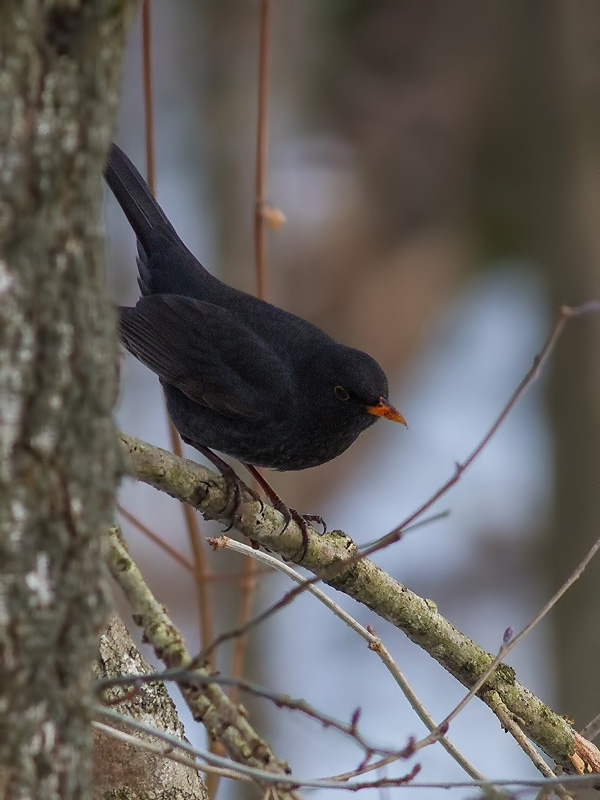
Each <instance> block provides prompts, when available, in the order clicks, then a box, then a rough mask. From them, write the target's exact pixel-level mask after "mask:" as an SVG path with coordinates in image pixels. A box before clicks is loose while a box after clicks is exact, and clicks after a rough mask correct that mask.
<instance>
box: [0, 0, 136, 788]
mask: <svg viewBox="0 0 600 800" xmlns="http://www.w3.org/2000/svg"><path fill="white" fill-rule="evenodd" d="M133 6H134V4H133V3H131V2H129V3H128V2H119V3H117V2H104V3H90V2H85V0H79V1H78V0H70V2H66V0H53V1H52V0H46V2H42V0H27V1H26V2H22V0H18V1H17V0H14V1H12V2H11V0H4V2H3V3H2V5H1V7H0V198H1V201H0V692H1V694H0V702H1V711H0V714H1V717H0V719H1V722H0V776H1V777H0V794H2V796H3V797H6V798H17V797H18V798H20V799H21V798H30V797H31V798H36V800H47V799H50V798H61V799H62V800H65V799H67V798H75V797H83V796H86V793H87V788H88V783H89V774H90V754H91V741H92V737H91V733H90V724H89V723H90V720H89V715H90V711H89V707H90V704H89V701H90V686H91V675H92V673H91V666H92V662H93V661H94V659H95V656H96V653H97V647H98V635H99V631H100V629H101V627H102V625H103V623H104V622H105V617H106V612H107V602H106V598H105V592H104V581H105V571H104V564H103V558H102V552H101V536H102V534H103V532H104V530H105V528H106V526H107V525H108V523H109V521H110V517H111V512H112V507H113V498H114V491H115V486H116V483H117V479H118V472H119V466H118V457H117V449H116V439H115V433H114V429H113V424H112V420H111V411H112V406H113V401H114V397H115V383H116V381H115V379H116V335H115V326H114V324H113V316H114V315H113V311H112V309H111V306H110V304H109V302H108V298H107V295H106V290H105V274H104V264H103V248H102V237H101V226H100V214H101V199H102V186H101V178H100V175H101V170H102V164H103V159H104V156H105V153H106V149H107V146H108V142H109V139H110V135H111V132H112V128H113V119H114V112H115V107H116V102H117V87H118V81H119V77H120V63H121V53H122V49H123V40H124V34H125V29H126V24H127V22H128V19H129V17H130V13H129V11H130V9H132V8H133Z"/></svg>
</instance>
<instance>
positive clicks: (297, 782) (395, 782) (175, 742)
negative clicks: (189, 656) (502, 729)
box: [94, 706, 598, 792]
mask: <svg viewBox="0 0 600 800" xmlns="http://www.w3.org/2000/svg"><path fill="white" fill-rule="evenodd" d="M94 715H95V716H96V717H104V718H108V719H110V720H111V721H112V722H114V723H116V724H121V725H128V726H129V727H131V728H133V729H134V730H138V731H141V732H143V733H145V734H149V735H150V736H155V737H156V738H158V739H161V740H163V741H165V742H167V743H168V744H170V745H172V746H173V747H176V748H178V749H180V750H183V751H184V752H186V753H189V754H190V755H191V756H194V757H195V758H200V759H202V760H203V761H206V763H208V764H212V765H214V766H219V767H223V768H224V769H227V770H232V771H239V773H240V775H243V776H245V777H247V778H250V779H252V780H255V781H256V782H258V783H265V784H271V785H275V786H279V787H280V788H283V787H285V788H288V789H297V788H301V787H306V788H307V789H309V788H315V789H342V790H347V791H354V792H355V791H358V790H359V789H370V788H385V787H388V786H391V787H395V786H402V785H405V784H406V783H407V782H408V781H411V782H410V786H411V788H413V789H444V790H446V789H468V790H471V791H472V790H473V789H477V788H480V789H483V788H486V787H487V786H488V785H489V783H491V784H492V785H493V786H497V787H506V788H509V789H513V790H516V789H541V788H551V787H557V786H560V785H562V784H564V785H565V786H568V787H569V788H571V789H574V790H575V789H580V788H581V789H582V788H585V787H593V786H594V785H595V784H597V783H598V775H563V776H561V777H560V778H539V779H531V780H521V779H515V780H512V779H510V778H508V779H507V778H502V779H499V780H492V781H490V782H487V781H437V782H433V781H431V782H425V781H423V782H418V783H417V782H413V777H414V775H415V774H416V772H417V770H416V769H414V770H413V772H412V773H410V774H409V775H405V776H402V777H400V778H382V779H379V780H377V781H362V782H360V783H359V782H354V783H350V782H348V783H340V782H339V781H331V780H312V779H310V778H308V779H304V778H298V777H293V776H292V775H289V776H282V775H275V774H274V773H272V772H267V771H266V770H262V769H257V768H255V767H248V766H247V765H246V764H238V763H235V762H232V761H229V760H228V759H226V758H223V757H220V756H217V755H215V754H214V753H208V752H206V751H205V750H199V749H198V748H195V747H192V746H191V745H189V744H187V742H182V741H181V740H180V739H178V738H177V737H176V736H173V735H172V734H169V733H167V732H166V731H163V730H159V729H157V728H154V727H153V726H151V725H147V724H146V723H144V722H141V721H139V720H134V719H132V718H131V717H128V716H125V715H123V714H119V713H118V712H116V711H114V710H113V709H112V708H104V707H103V706H97V707H96V708H94ZM197 769H199V770H202V769H203V767H202V766H200V765H198V767H197Z"/></svg>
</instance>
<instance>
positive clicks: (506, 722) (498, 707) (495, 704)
mask: <svg viewBox="0 0 600 800" xmlns="http://www.w3.org/2000/svg"><path fill="white" fill-rule="evenodd" d="M493 695H494V697H493V698H490V707H491V708H492V709H493V710H494V713H495V714H496V716H497V717H498V719H499V720H500V724H501V725H502V727H503V728H504V729H505V730H506V731H508V732H509V733H510V734H511V736H512V737H513V739H514V740H515V741H516V743H517V744H518V745H519V747H520V748H521V750H523V752H524V753H525V755H526V756H527V757H528V758H529V760H530V761H531V763H532V764H533V765H534V766H535V767H536V769H538V770H539V772H541V774H542V775H543V776H544V778H551V779H552V778H556V775H555V774H554V772H553V771H552V770H551V769H550V767H549V766H548V764H546V762H545V761H544V759H543V758H542V757H541V755H540V754H539V753H538V751H537V750H536V749H535V747H534V746H533V744H532V743H531V742H530V741H529V739H528V738H527V736H526V735H525V733H524V732H523V730H522V729H521V726H520V725H518V724H517V722H516V721H515V719H514V718H513V716H512V714H511V713H510V711H509V710H508V708H507V707H506V705H505V703H503V702H502V700H501V699H500V697H498V694H497V693H496V692H493ZM554 791H555V792H557V793H558V794H559V795H560V797H561V798H562V800H573V798H572V797H571V796H570V795H568V794H567V793H566V791H565V789H564V787H563V786H560V785H557V786H555V787H554Z"/></svg>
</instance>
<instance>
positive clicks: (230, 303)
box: [105, 145, 404, 470]
mask: <svg viewBox="0 0 600 800" xmlns="http://www.w3.org/2000/svg"><path fill="white" fill-rule="evenodd" d="M105 177H106V180H107V182H108V185H109V186H110V188H111V189H112V191H113V194H114V195H115V197H116V199H117V200H118V202H119V204H120V205H121V208H122V209H123V211H124V212H125V215H126V216H127V219H128V220H129V223H130V224H131V227H132V228H133V230H134V231H135V234H136V236H137V246H138V269H139V279H138V283H139V286H140V290H141V293H142V297H141V298H140V299H139V301H138V303H137V304H136V306H135V307H134V308H121V309H120V335H121V339H122V341H123V344H124V345H125V347H126V348H127V349H128V350H129V351H130V352H131V353H133V355H134V356H136V358H138V359H139V360H140V361H142V362H143V363H144V364H146V366H148V367H149V368H150V369H151V370H152V371H153V372H155V373H156V374H157V375H158V377H159V378H160V381H161V383H162V386H163V388H164V391H165V395H166V398H167V406H168V410H169V414H170V416H171V419H172V420H173V423H174V424H175V427H176V428H177V430H178V431H179V433H180V434H181V435H182V437H183V438H184V440H185V441H187V442H188V443H190V444H192V445H195V446H197V447H198V449H200V450H202V449H203V448H211V449H214V450H218V451H220V452H222V453H226V454H228V455H230V456H233V457H234V458H236V459H238V460H240V461H243V462H246V463H249V464H253V465H256V466H262V467H270V468H272V469H277V470H299V469H305V468H307V467H314V466H316V465H317V464H322V463H324V462H325V461H329V460H330V459H332V458H335V457H336V456H338V455H340V453H343V452H344V450H346V448H347V447H349V446H350V445H351V444H352V442H353V441H354V440H355V439H356V437H357V436H358V435H359V434H360V433H361V431H363V430H365V428H368V427H369V425H371V424H372V423H373V422H375V421H376V420H377V418H378V417H379V416H384V417H387V418H389V419H392V420H395V421H397V422H404V419H403V418H402V416H401V415H400V414H399V413H398V412H397V411H396V410H395V409H394V408H393V406H391V405H390V404H389V403H388V402H387V396H388V384H387V380H386V377H385V374H384V373H383V370H382V369H381V367H380V366H379V364H377V362H376V361H374V360H373V359H372V358H371V357H370V356H368V355H366V353H363V352H361V351H360V350H354V349H353V348H350V347H345V346H344V345H341V344H338V343H337V342H335V341H334V340H333V339H332V338H331V337H330V336H328V335H327V334H326V333H324V331H322V330H320V329H319V328H317V327H315V326H314V325H311V324H310V323H309V322H306V321H305V320H303V319H300V318H299V317H297V316H295V315H294V314H289V313H288V312H286V311H283V310H282V309H280V308H276V307H275V306H272V305H271V304H270V303H266V302H264V301H262V300H258V299H257V298H255V297H252V296H251V295H249V294H246V293H244V292H240V291H238V290H237V289H233V288H231V287H230V286H227V285H226V284H224V283H221V281H219V280H217V278H215V277H214V276H212V275H211V274H210V273H209V272H207V271H206V270H205V269H204V267H203V266H202V265H201V264H200V263H199V261H198V260H197V259H196V258H194V256H193V255H192V254H191V253H190V251H189V250H188V249H187V248H186V247H185V245H184V244H183V242H182V241H181V239H180V238H179V237H178V235H177V233H176V232H175V229H174V228H173V226H172V225H171V223H170V222H169V220H168V219H167V217H166V216H165V214H164V212H163V211H162V209H161V208H160V206H159V205H158V203H157V202H156V201H155V199H154V198H153V196H152V195H151V193H150V191H149V189H148V187H147V186H146V183H145V182H144V180H143V179H142V177H141V176H140V174H139V173H138V171H137V170H136V168H135V167H134V166H133V164H132V163H131V161H130V160H129V159H128V158H127V156H126V155H125V154H124V153H123V152H122V151H121V150H120V149H119V148H118V147H117V146H116V145H112V146H111V148H110V151H109V154H108V161H107V165H106V172H105Z"/></svg>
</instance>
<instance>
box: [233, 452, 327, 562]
mask: <svg viewBox="0 0 600 800" xmlns="http://www.w3.org/2000/svg"><path fill="white" fill-rule="evenodd" d="M244 466H245V467H246V469H247V470H248V472H250V474H251V475H252V476H253V477H254V478H255V480H256V481H257V483H258V484H259V486H260V487H261V488H262V490H263V491H264V493H265V494H266V495H267V497H268V498H269V500H270V501H271V503H272V504H273V508H274V509H276V510H277V511H279V513H280V514H281V515H282V517H283V527H282V528H281V530H280V531H279V535H281V534H282V533H285V531H286V529H287V527H288V525H289V524H290V522H291V521H292V520H294V522H295V523H296V524H297V525H298V527H299V528H300V531H301V533H302V550H301V551H300V558H299V561H303V560H304V557H305V556H306V554H307V552H308V545H309V535H308V528H309V523H310V522H316V523H317V524H318V525H321V526H322V528H323V531H322V533H325V531H326V530H327V525H326V524H325V520H324V519H323V517H320V516H319V515H318V514H300V513H299V512H298V511H296V509H294V508H290V507H289V506H288V505H286V503H284V502H283V500H282V499H281V497H279V495H278V494H277V492H276V491H275V489H273V487H272V486H271V485H270V484H269V483H268V482H267V481H266V480H265V479H264V478H263V476H262V475H261V474H260V472H259V471H258V470H257V469H256V467H254V466H253V465H252V464H244Z"/></svg>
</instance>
